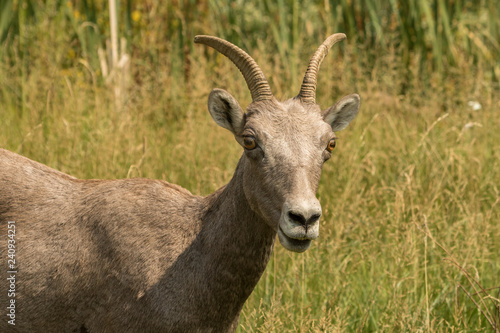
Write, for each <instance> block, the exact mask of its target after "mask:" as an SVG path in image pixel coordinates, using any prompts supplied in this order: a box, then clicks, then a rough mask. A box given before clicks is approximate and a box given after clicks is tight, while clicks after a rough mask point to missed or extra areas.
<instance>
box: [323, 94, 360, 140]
mask: <svg viewBox="0 0 500 333" xmlns="http://www.w3.org/2000/svg"><path fill="white" fill-rule="evenodd" d="M359 104H360V98H359V95H358V94H352V95H348V96H345V97H344V98H342V99H341V100H340V101H338V102H337V104H335V105H334V106H332V107H330V108H328V109H326V110H325V111H323V112H322V114H323V119H324V121H325V122H326V123H328V124H330V126H332V130H333V131H334V132H336V131H340V130H343V129H344V128H346V127H347V125H349V123H350V122H351V121H352V120H353V119H354V117H356V115H357V114H358V111H359Z"/></svg>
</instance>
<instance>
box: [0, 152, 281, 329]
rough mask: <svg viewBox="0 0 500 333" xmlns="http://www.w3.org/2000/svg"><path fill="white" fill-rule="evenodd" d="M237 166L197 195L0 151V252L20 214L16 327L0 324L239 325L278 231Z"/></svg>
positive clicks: (72, 326) (52, 326) (107, 326)
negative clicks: (97, 176) (77, 173)
mask: <svg viewBox="0 0 500 333" xmlns="http://www.w3.org/2000/svg"><path fill="white" fill-rule="evenodd" d="M240 169H241V168H238V169H237V170H236V173H235V177H234V178H233V180H232V181H231V182H230V183H229V184H228V185H227V186H225V187H223V188H221V189H220V190H218V191H217V192H215V193H214V194H212V195H210V196H208V197H206V198H203V197H198V196H193V195H191V194H190V193H189V192H188V191H187V190H184V189H182V188H180V187H178V186H176V185H172V184H169V183H166V182H163V181H158V180H149V179H123V180H88V181H82V180H78V179H75V178H72V177H70V176H67V175H65V174H63V173H60V172H58V171H55V170H53V169H50V168H49V167H47V166H44V165H42V164H39V163H36V162H34V161H31V160H29V159H27V158H24V157H22V156H19V155H16V154H14V153H11V152H9V151H6V150H3V149H0V170H2V172H1V173H0V228H1V231H0V232H1V234H2V239H3V240H4V241H2V243H1V251H2V261H3V262H6V257H5V254H6V253H7V249H6V246H5V244H6V241H5V236H4V235H6V234H7V228H6V225H7V221H15V222H16V231H17V234H16V248H17V253H16V259H17V260H16V263H17V266H18V274H17V279H18V280H17V281H16V284H17V285H16V287H17V292H16V304H17V307H16V326H15V327H13V326H11V325H8V324H7V321H6V320H5V318H2V320H1V321H0V331H2V332H8V331H12V329H13V328H14V329H15V330H14V331H18V332H77V331H79V330H80V328H81V327H82V326H83V327H85V328H86V329H87V330H88V331H89V332H143V331H148V332H197V331H199V332H224V331H234V329H235V328H236V325H237V319H238V316H239V312H240V310H241V308H242V306H243V303H244V302H245V300H246V299H247V297H248V296H249V295H250V293H251V291H252V290H253V288H254V286H255V285H256V283H257V281H258V280H259V278H260V275H261V274H262V272H263V271H264V269H265V267H266V264H267V261H268V259H269V256H270V253H271V251H272V247H273V243H274V238H275V232H274V231H273V230H272V229H271V228H269V227H268V226H267V225H266V224H265V223H262V221H261V220H260V218H258V217H257V216H256V215H255V214H254V213H253V212H252V211H251V209H250V208H249V207H248V205H245V204H244V203H245V200H242V198H241V196H242V190H241V186H242V185H241V181H240V179H239V178H240V177H239V175H240V174H241V171H240ZM5 281H6V279H5V278H4V279H2V284H1V287H2V290H3V291H4V292H2V293H1V295H2V297H1V304H3V305H5V304H7V303H6V302H7V300H6V296H7V293H6V290H7V289H8V287H7V284H6V283H5ZM4 317H5V316H4Z"/></svg>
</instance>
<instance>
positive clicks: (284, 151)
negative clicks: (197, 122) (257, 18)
mask: <svg viewBox="0 0 500 333" xmlns="http://www.w3.org/2000/svg"><path fill="white" fill-rule="evenodd" d="M344 38H345V35H344V34H334V35H332V36H330V37H328V38H327V39H326V41H325V42H324V43H323V44H321V46H320V47H319V48H318V50H317V51H316V53H315V54H314V56H313V57H312V58H311V61H310V62H309V66H308V68H307V71H306V74H305V76H304V80H303V83H302V86H301V89H300V92H299V94H298V96H296V97H294V98H291V99H288V100H286V101H284V102H279V101H277V100H276V99H275V98H274V97H273V94H272V93H271V88H270V86H269V84H268V82H267V80H266V78H265V76H264V74H263V73H262V71H261V69H260V68H259V66H258V65H257V63H256V62H255V61H254V60H253V59H252V58H251V57H250V56H249V55H248V54H247V53H246V52H244V51H243V50H241V49H240V48H238V47H237V46H235V45H233V44H231V43H229V42H227V41H225V40H222V39H220V38H217V37H211V36H196V37H195V42H196V43H201V44H205V45H208V46H211V47H213V48H214V49H216V50H217V51H219V52H220V53H222V54H224V55H225V56H227V57H228V58H229V59H231V61H233V63H234V64H235V65H236V66H237V67H238V68H239V69H240V71H241V73H242V74H243V76H244V77H245V80H246V82H247V85H248V88H249V89H250V93H251V94H252V100H253V101H252V103H251V104H250V105H249V106H248V107H247V109H246V112H244V111H243V109H242V108H241V107H240V105H239V104H238V102H237V101H236V99H235V98H234V97H233V96H232V95H231V94H229V93H228V92H227V91H225V90H222V89H214V90H212V92H211V93H210V96H209V98H208V109H209V111H210V114H211V115H212V117H213V119H214V120H215V122H216V123H217V124H218V125H220V126H222V127H224V128H226V129H228V130H230V131H231V132H232V133H233V134H234V136H235V138H236V141H237V142H238V143H239V144H240V145H241V146H242V147H243V148H244V150H245V152H244V154H243V156H242V159H241V161H240V163H241V164H242V167H243V170H244V174H243V191H244V193H245V196H246V199H247V200H248V202H249V204H250V206H251V207H252V209H253V210H254V211H255V212H256V213H257V214H259V215H260V216H261V217H262V218H263V219H264V220H265V221H266V222H267V223H268V224H269V226H270V227H272V228H273V229H274V230H276V231H277V233H278V237H279V240H280V242H281V244H282V245H283V246H284V247H285V248H287V249H288V250H291V251H295V252H303V251H305V250H307V249H308V248H309V246H310V245H311V241H312V240H313V239H316V238H317V237H318V236H319V219H320V216H321V205H320V203H319V201H318V199H317V198H316V192H317V189H318V184H319V178H320V175H321V169H322V166H323V163H324V162H325V161H327V160H328V159H329V158H330V156H331V154H332V151H333V149H334V148H335V144H336V142H335V139H336V137H335V133H334V132H335V131H339V130H342V129H344V128H345V127H346V126H347V125H348V124H349V123H350V122H351V120H352V119H354V117H355V116H356V115H357V113H358V110H359V104H360V98H359V96H358V95H357V94H352V95H348V96H346V97H344V98H342V99H340V100H339V101H338V102H337V103H336V104H335V105H333V106H331V107H329V108H327V109H325V110H323V111H322V110H321V109H320V107H319V105H318V104H316V82H317V80H316V78H317V73H318V69H319V66H320V64H321V62H322V61H323V59H324V57H325V56H326V54H327V53H328V50H329V49H330V47H331V46H332V45H334V44H335V43H336V42H338V41H340V40H343V39H344Z"/></svg>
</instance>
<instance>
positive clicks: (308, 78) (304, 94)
mask: <svg viewBox="0 0 500 333" xmlns="http://www.w3.org/2000/svg"><path fill="white" fill-rule="evenodd" d="M345 38H346V35H345V34H342V33H338V34H333V35H331V36H330V37H328V38H327V39H326V40H325V41H324V42H323V44H321V45H320V46H319V47H318V49H317V50H316V52H315V53H314V55H313V57H312V58H311V60H310V61H309V66H307V71H306V74H305V75H304V80H303V81H302V86H301V87H300V92H299V95H298V96H297V97H298V98H300V100H301V101H302V102H303V103H306V104H314V103H316V83H317V78H318V70H319V66H320V65H321V62H322V61H323V59H324V58H325V56H326V55H327V54H328V51H329V50H330V48H331V47H332V46H333V45H334V44H335V43H337V42H340V41H341V40H344V39H345Z"/></svg>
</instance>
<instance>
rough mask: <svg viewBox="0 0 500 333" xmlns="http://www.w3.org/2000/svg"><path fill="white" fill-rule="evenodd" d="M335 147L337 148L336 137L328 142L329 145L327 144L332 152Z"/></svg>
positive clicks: (327, 148)
mask: <svg viewBox="0 0 500 333" xmlns="http://www.w3.org/2000/svg"><path fill="white" fill-rule="evenodd" d="M333 148H335V139H331V140H330V142H328V146H326V150H328V151H329V152H332V150H333Z"/></svg>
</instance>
